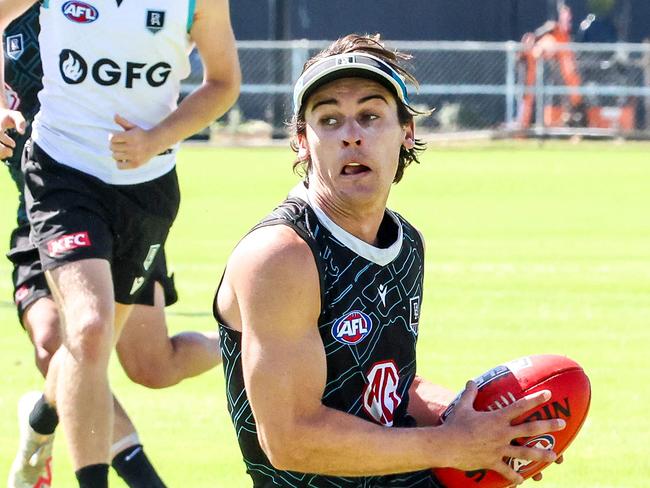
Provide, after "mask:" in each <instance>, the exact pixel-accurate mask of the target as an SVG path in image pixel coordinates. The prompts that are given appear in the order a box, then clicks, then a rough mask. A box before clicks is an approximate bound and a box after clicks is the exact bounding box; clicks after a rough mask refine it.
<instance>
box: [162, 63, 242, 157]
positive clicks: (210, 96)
mask: <svg viewBox="0 0 650 488" xmlns="http://www.w3.org/2000/svg"><path fill="white" fill-rule="evenodd" d="M239 86H240V81H239V75H238V74H233V75H232V76H231V77H230V78H227V79H224V80H219V81H210V80H208V81H206V82H204V83H203V84H202V85H201V86H200V87H199V88H197V89H196V90H194V91H193V92H192V93H190V94H189V95H188V96H187V97H186V98H185V99H184V100H183V101H182V102H181V103H180V104H179V106H178V108H177V109H176V110H175V111H174V112H172V113H171V114H170V115H169V116H168V117H167V118H165V119H164V120H163V121H162V122H160V123H159V124H158V125H156V126H155V127H153V128H152V129H150V133H151V137H152V138H153V140H154V141H155V145H156V149H157V152H162V151H164V150H165V149H168V148H169V147H171V146H173V145H174V144H176V143H177V142H179V141H182V140H184V139H186V138H188V137H190V136H192V135H194V134H196V133H197V132H199V131H200V130H202V129H204V128H205V127H207V126H208V125H210V124H211V123H212V122H214V121H215V120H216V119H218V118H219V117H221V116H222V115H223V114H224V113H226V111H227V110H228V109H229V108H230V107H232V106H233V104H234V103H235V101H236V100H237V97H238V95H239Z"/></svg>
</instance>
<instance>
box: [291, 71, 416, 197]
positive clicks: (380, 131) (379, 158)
mask: <svg viewBox="0 0 650 488" xmlns="http://www.w3.org/2000/svg"><path fill="white" fill-rule="evenodd" d="M305 121H306V126H307V127H306V132H305V134H304V135H303V136H302V137H300V138H299V154H300V156H301V157H307V156H309V157H311V162H312V168H311V172H310V174H309V182H310V183H309V184H310V188H314V190H315V191H316V192H317V194H318V195H319V196H321V197H325V198H327V199H328V200H329V199H333V201H331V202H330V203H333V204H335V205H345V206H347V205H353V206H359V205H372V206H385V204H386V200H387V198H388V193H389V191H390V186H391V184H392V182H393V179H394V178H395V173H396V171H397V165H398V162H399V153H400V148H401V147H402V146H405V147H407V148H408V149H410V148H412V147H413V125H412V124H409V125H407V126H404V127H403V126H401V125H400V123H399V119H398V117H397V102H396V101H395V98H394V96H393V95H392V94H391V92H390V91H389V90H388V89H386V88H385V87H384V86H383V85H381V84H379V83H377V82H375V81H371V80H366V79H364V78H342V79H339V80H335V81H333V82H331V83H328V84H326V85H323V86H322V87H320V88H319V89H318V90H316V91H315V92H314V93H313V94H312V95H311V96H310V97H309V100H308V101H307V105H306V110H305Z"/></svg>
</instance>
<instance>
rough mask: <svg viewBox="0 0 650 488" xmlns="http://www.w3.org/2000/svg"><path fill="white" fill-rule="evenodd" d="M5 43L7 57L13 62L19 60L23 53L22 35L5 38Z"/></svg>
mask: <svg viewBox="0 0 650 488" xmlns="http://www.w3.org/2000/svg"><path fill="white" fill-rule="evenodd" d="M5 41H6V43H7V56H9V57H10V58H11V59H13V60H14V61H18V58H20V56H22V54H23V52H25V44H24V42H23V35H22V34H16V35H13V36H7V38H6V39H5Z"/></svg>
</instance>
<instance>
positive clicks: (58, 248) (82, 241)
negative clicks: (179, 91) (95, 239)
mask: <svg viewBox="0 0 650 488" xmlns="http://www.w3.org/2000/svg"><path fill="white" fill-rule="evenodd" d="M91 245H92V244H91V242H90V238H89V237H88V232H77V233H75V234H67V235H64V236H61V237H58V238H56V239H54V240H51V241H50V242H48V243H47V252H48V254H49V255H50V256H52V257H57V256H60V255H62V254H65V253H67V252H69V251H72V250H73V249H77V248H78V247H90V246H91Z"/></svg>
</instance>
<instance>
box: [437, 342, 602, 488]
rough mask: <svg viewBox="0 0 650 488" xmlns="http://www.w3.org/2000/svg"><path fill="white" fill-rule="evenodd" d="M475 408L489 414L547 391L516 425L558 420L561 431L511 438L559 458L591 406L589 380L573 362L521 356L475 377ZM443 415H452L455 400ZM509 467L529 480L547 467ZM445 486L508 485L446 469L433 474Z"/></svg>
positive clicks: (491, 475) (495, 477)
mask: <svg viewBox="0 0 650 488" xmlns="http://www.w3.org/2000/svg"><path fill="white" fill-rule="evenodd" d="M475 381H476V383H477V385H478V389H479V391H478V394H477V396H476V400H475V401H474V408H475V409H476V410H482V411H488V410H495V409H500V408H503V407H506V406H508V405H510V404H511V403H513V402H514V401H516V400H519V399H520V398H522V397H524V396H526V395H529V394H531V393H535V392H538V391H541V390H550V391H551V393H552V395H551V398H550V400H549V401H548V402H546V403H543V404H542V405H540V406H538V407H535V408H534V409H532V410H530V411H528V412H526V413H525V414H523V415H522V416H520V417H519V418H517V419H516V420H515V422H514V423H515V424H519V423H523V422H529V421H534V420H546V419H553V418H561V419H564V420H565V421H566V428H565V429H563V430H561V431H558V432H550V433H547V434H543V435H538V436H535V437H526V438H521V439H516V440H515V441H514V442H516V443H517V444H518V445H526V446H529V447H537V448H544V449H549V450H550V449H552V450H553V451H555V452H556V453H557V455H558V456H560V455H561V454H562V453H563V452H564V451H565V450H566V448H567V447H569V444H571V441H573V439H574V438H575V436H576V435H577V434H578V432H579V431H580V428H581V427H582V424H583V423H584V421H585V418H586V417H587V412H588V411H589V404H590V402H591V386H590V384H589V378H587V375H586V374H585V372H584V371H583V369H582V367H580V365H579V364H578V363H576V362H575V361H572V360H571V359H569V358H567V357H564V356H556V355H552V354H540V355H533V356H526V357H524V358H521V359H516V360H514V361H510V362H509V363H506V364H504V365H501V366H497V367H496V368H494V369H491V370H490V371H488V372H487V373H485V374H484V375H482V376H480V377H479V378H477V379H476V380H475ZM456 401H457V400H455V401H454V402H452V404H451V405H449V407H448V408H447V410H446V411H445V412H444V413H443V415H442V419H443V421H444V419H445V418H446V417H447V416H448V415H449V414H450V413H451V411H452V410H453V408H454V405H455V402H456ZM507 461H508V464H509V465H510V466H511V467H512V468H513V469H514V470H515V471H517V472H518V473H519V474H520V475H521V476H523V478H524V479H528V478H532V477H533V476H535V475H536V474H538V473H539V472H540V471H541V470H542V469H544V468H545V467H546V466H548V465H549V463H543V462H536V461H528V460H522V459H513V458H510V459H508V460H507ZM433 472H434V474H435V475H436V477H437V478H438V480H439V481H440V482H441V483H442V484H443V485H444V486H445V487H447V488H471V487H476V488H504V487H507V486H510V484H511V483H510V482H509V481H508V480H506V479H505V478H503V477H502V476H501V475H500V474H498V473H496V472H494V471H490V470H478V471H460V470H457V469H451V468H437V469H434V470H433Z"/></svg>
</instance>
